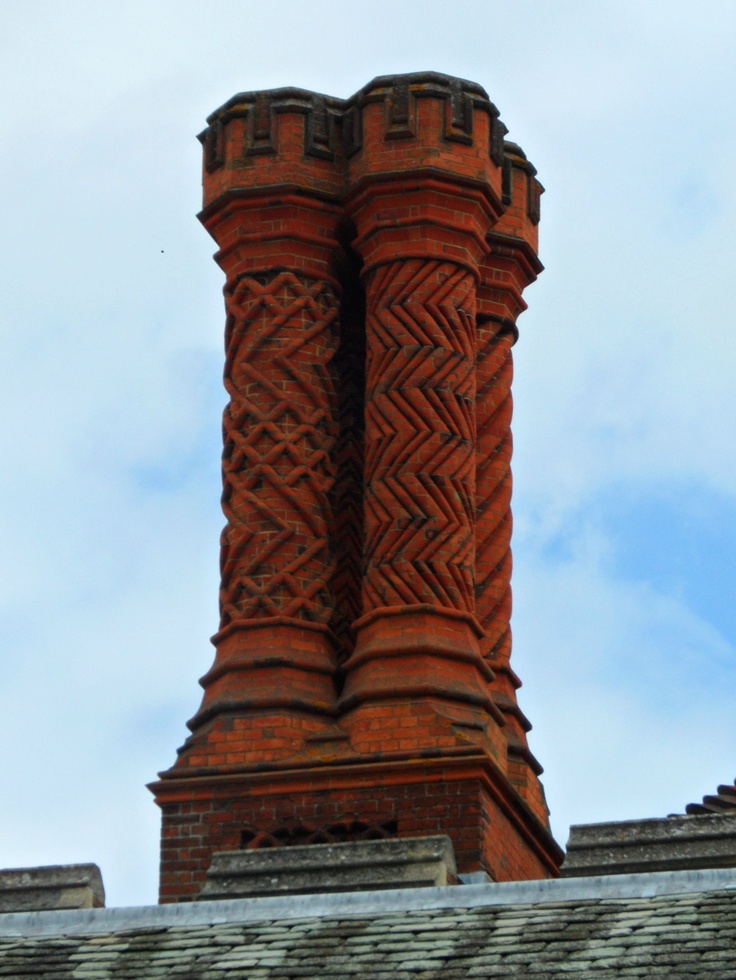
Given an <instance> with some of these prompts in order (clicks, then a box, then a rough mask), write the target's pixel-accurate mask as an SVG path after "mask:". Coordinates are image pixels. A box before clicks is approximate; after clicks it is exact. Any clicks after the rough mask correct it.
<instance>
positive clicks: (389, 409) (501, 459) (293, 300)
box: [151, 72, 561, 902]
mask: <svg viewBox="0 0 736 980" xmlns="http://www.w3.org/2000/svg"><path fill="white" fill-rule="evenodd" d="M208 124H209V125H208V128H207V129H206V130H205V132H204V133H203V134H202V137H201V139H202V142H203V144H204V156H205V163H204V210H203V211H202V214H201V216H200V217H201V220H202V221H203V223H204V225H205V227H206V228H207V230H208V231H209V232H210V234H211V235H212V236H213V238H214V239H215V240H216V242H217V244H218V247H219V251H218V253H217V255H216V259H217V261H218V263H219V264H220V266H221V267H222V269H223V271H224V272H225V275H226V284H225V301H226V308H227V326H226V362H225V386H226V388H227V390H228V393H229V395H230V402H229V404H228V406H227V408H226V410H225V416H224V422H223V435H224V452H223V488H224V489H223V510H224V512H225V517H226V526H225V529H224V531H223V535H222V550H221V572H222V582H221V590H220V608H221V621H220V629H219V630H218V632H217V634H216V635H215V636H214V637H213V642H214V644H215V647H216V650H217V652H216V656H215V661H214V664H213V665H212V667H211V668H210V670H209V671H208V672H207V674H206V675H205V676H204V677H203V678H202V681H201V683H202V685H203V687H204V697H203V700H202V705H201V707H200V709H199V711H198V712H197V714H196V715H195V717H194V718H193V719H192V721H191V722H189V727H190V728H191V731H192V734H191V735H190V737H189V738H188V739H187V741H186V743H185V744H184V746H183V747H182V748H181V749H180V750H179V756H178V759H177V761H176V763H175V765H174V766H173V767H172V768H171V769H169V770H167V771H166V772H163V773H161V775H160V779H159V780H158V781H157V782H156V783H154V784H152V786H151V789H152V790H153V792H154V794H155V796H156V801H157V802H158V804H159V805H160V806H161V808H162V811H163V831H162V857H161V901H164V902H171V901H187V900H191V899H193V898H196V896H197V895H198V893H199V892H200V890H201V888H202V885H203V883H204V880H205V876H206V872H207V869H208V867H209V865H210V862H211V858H212V854H213V853H216V852H222V851H232V850H238V849H242V848H257V847H278V846H286V845H289V844H308V843H320V842H330V841H349V840H361V839H366V838H380V837H416V836H431V835H433V834H437V833H447V834H449V836H450V837H451V838H452V841H453V845H454V849H455V854H456V858H457V867H458V872H460V873H464V872H473V871H485V872H487V874H488V875H489V876H490V877H491V878H493V879H495V880H499V881H503V880H514V879H524V878H537V877H548V876H551V875H555V874H556V873H557V869H558V866H559V862H560V860H561V852H560V849H559V848H558V846H557V845H556V843H555V842H554V840H553V839H552V837H551V836H550V833H549V827H548V822H547V810H546V806H545V803H544V794H543V791H542V788H541V785H540V783H539V781H538V775H539V773H540V772H541V768H540V767H539V765H538V763H537V762H536V760H535V759H534V757H533V756H532V755H531V753H530V752H529V749H528V747H527V743H526V732H527V730H528V728H529V724H528V722H527V721H526V719H525V718H524V715H523V714H522V713H521V711H520V710H519V708H518V705H517V703H516V689H517V688H518V686H519V681H518V679H517V678H516V675H515V673H514V671H513V670H512V668H511V665H510V653H511V640H510V630H509V618H510V613H511V592H510V575H511V553H510V547H509V545H510V534H511V512H510V497H511V471H510V458H511V435H510V421H511V393H510V385H511V376H512V364H511V346H512V344H513V342H514V340H515V338H516V325H515V323H516V318H517V316H518V314H519V313H520V312H521V311H522V310H523V309H524V308H525V304H524V301H523V300H522V298H521V293H522V290H523V289H524V287H525V286H526V285H527V284H528V283H530V282H532V281H533V280H534V279H535V278H536V275H537V274H538V273H539V271H541V268H542V267H541V265H540V263H539V260H538V259H537V255H536V247H537V222H538V219H539V196H540V193H541V187H540V185H539V183H538V182H537V180H536V178H535V170H534V168H533V167H532V166H531V164H529V163H528V161H527V160H526V158H525V156H524V154H523V153H522V151H521V150H520V149H519V148H518V147H517V146H516V145H515V144H512V143H508V142H505V141H504V135H505V132H506V129H505V127H504V126H503V124H502V123H501V122H500V121H499V119H498V112H497V110H496V108H495V106H493V104H492V103H491V102H490V101H489V100H488V97H487V95H486V93H485V92H484V91H483V89H482V88H480V86H478V85H475V84H473V83H471V82H466V81H462V80H460V79H455V78H449V77H447V76H444V75H439V74H436V73H433V72H427V73H420V74H413V75H399V76H392V77H385V78H377V79H375V80H374V81H373V82H371V83H370V84H369V85H367V86H366V87H365V88H364V89H362V90H361V91H360V92H358V93H357V94H356V95H355V96H353V97H352V98H351V99H348V100H345V101H343V100H339V99H331V98H327V97H324V96H321V95H316V94H314V93H311V92H305V91H302V90H299V89H276V90H273V91H269V92H256V93H247V94H241V95H237V96H235V97H234V98H232V99H231V100H230V101H229V102H228V103H226V104H225V105H224V106H223V107H222V108H221V109H218V110H217V112H215V113H214V114H213V115H212V116H211V117H210V118H209V120H208Z"/></svg>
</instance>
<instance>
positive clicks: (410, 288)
mask: <svg viewBox="0 0 736 980" xmlns="http://www.w3.org/2000/svg"><path fill="white" fill-rule="evenodd" d="M473 285H474V284H473V279H472V277H471V276H470V274H469V273H468V272H467V270H465V269H464V268H462V267H461V266H457V265H454V264H453V263H450V262H436V261H430V262H424V261H420V260H407V261H401V262H395V263H392V264H390V265H383V266H381V267H379V269H377V270H376V272H375V273H374V274H373V276H372V277H371V280H370V282H369V284H368V289H367V295H368V316H367V322H366V331H367V338H368V340H367V343H368V368H367V398H366V429H367V434H366V466H365V482H366V497H365V507H366V555H365V575H364V579H363V602H364V611H365V612H368V611H370V610H372V609H376V608H380V607H384V606H403V605H412V604H421V603H430V604H432V605H436V606H440V607H446V608H451V609H455V610H459V611H462V612H469V613H472V611H473V608H474V604H475V599H474V587H475V586H474V538H473V519H474V513H475V459H474V452H473V448H474V445H475V373H474V339H475V336H474V335H475V306H474V290H473Z"/></svg>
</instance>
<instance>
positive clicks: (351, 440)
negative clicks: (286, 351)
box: [330, 278, 366, 664]
mask: <svg viewBox="0 0 736 980" xmlns="http://www.w3.org/2000/svg"><path fill="white" fill-rule="evenodd" d="M365 359H366V351H365V296H364V293H363V290H362V288H361V287H360V285H359V283H358V282H357V278H354V279H353V281H352V282H347V283H345V284H344V288H343V294H342V300H341V303H340V346H339V348H338V351H337V354H336V355H335V357H334V358H333V361H332V370H333V375H334V379H335V380H334V383H335V387H336V389H337V400H338V426H339V431H338V436H337V441H336V444H335V452H334V458H335V484H334V504H333V509H334V514H335V575H334V579H333V585H332V592H333V597H334V613H333V617H332V620H331V621H330V628H331V630H332V632H333V634H334V635H335V639H336V641H337V646H338V654H337V659H338V663H339V664H343V663H344V662H345V661H346V660H347V659H348V657H349V656H350V654H351V653H352V652H353V648H354V645H355V634H354V630H353V623H354V622H356V620H357V619H359V618H360V615H361V611H362V603H361V583H362V566H363V540H364V528H363V523H364V522H363V467H364V456H365Z"/></svg>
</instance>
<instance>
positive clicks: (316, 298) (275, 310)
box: [220, 272, 338, 630]
mask: <svg viewBox="0 0 736 980" xmlns="http://www.w3.org/2000/svg"><path fill="white" fill-rule="evenodd" d="M260 278H261V281H259V280H257V279H254V278H251V277H247V278H244V279H241V280H240V282H238V283H237V285H236V286H235V288H234V290H233V293H232V296H231V298H230V300H229V303H228V312H229V317H228V327H227V336H226V350H227V356H226V365H225V386H226V388H227V390H228V393H229V394H230V403H229V405H228V406H227V408H226V409H225V413H224V417H223V437H224V444H225V448H224V453H223V467H222V470H223V497H222V506H223V511H224V513H225V516H226V518H227V525H226V526H225V529H224V531H223V535H222V541H221V572H222V579H221V591H220V604H221V617H222V618H221V623H220V628H221V630H223V629H226V628H228V627H233V626H236V625H238V624H242V623H244V622H245V623H247V622H249V621H250V620H253V619H260V618H264V617H281V618H289V619H297V620H300V619H305V620H308V621H310V622H319V623H326V622H327V621H328V620H329V619H330V616H331V615H332V611H333V601H332V594H331V580H332V576H333V574H334V564H335V563H334V558H333V555H332V548H331V542H330V534H331V524H332V513H331V495H332V488H333V483H334V466H333V461H332V457H331V454H332V452H333V450H334V444H335V439H336V435H337V425H336V394H335V390H334V383H333V378H332V375H331V373H330V370H329V367H328V365H329V362H330V360H331V359H332V357H333V355H334V353H335V350H336V347H337V315H338V307H337V301H336V299H335V296H334V293H333V291H332V288H331V287H330V285H329V284H328V283H325V282H320V281H310V280H307V279H305V278H303V277H298V276H295V275H294V274H292V273H290V272H278V273H275V274H272V275H268V276H263V277H260Z"/></svg>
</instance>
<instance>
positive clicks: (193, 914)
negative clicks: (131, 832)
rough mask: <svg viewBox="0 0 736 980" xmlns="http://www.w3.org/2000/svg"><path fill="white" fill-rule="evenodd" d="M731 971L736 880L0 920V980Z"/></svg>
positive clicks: (567, 884) (654, 878)
mask: <svg viewBox="0 0 736 980" xmlns="http://www.w3.org/2000/svg"><path fill="white" fill-rule="evenodd" d="M665 975H666V976H668V977H675V978H679V977H708V978H716V977H718V978H726V977H730V978H733V977H736V871H735V870H734V869H719V870H718V871H704V872H703V871H700V872H692V871H679V872H664V873H659V874H640V875H618V876H615V877H607V878H585V879H565V880H559V881H545V882H515V883H512V884H508V885H499V884H490V885H469V886H456V887H452V888H421V889H405V890H401V891H392V892H383V893H381V892H368V893H366V892H363V893H352V894H348V895H316V896H315V895H309V896H304V895H297V896H289V897H288V898H287V897H279V898H274V899H239V900H231V901H227V902H198V903H192V904H190V905H169V906H152V907H151V908H139V909H96V910H83V911H78V912H38V913H18V914H7V915H4V916H0V977H43V978H44V980H60V978H71V977H74V978H82V977H83V978H86V980H128V978H130V980H133V978H135V980H141V978H146V980H148V978H156V977H178V978H179V980H225V978H230V980H232V978H235V977H238V978H240V977H247V978H248V980H259V978H268V980H271V978H277V977H278V978H297V977H298V978H314V980H325V978H331V977H359V978H366V980H398V978H414V980H419V978H421V980H430V978H431V980H435V978H437V980H439V978H442V980H460V978H463V980H465V978H471V977H475V978H478V977H534V978H537V980H540V978H546V977H550V978H551V977H568V978H569V977H585V978H588V977H594V978H604V977H611V978H613V977H617V978H618V977H651V976H665Z"/></svg>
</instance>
